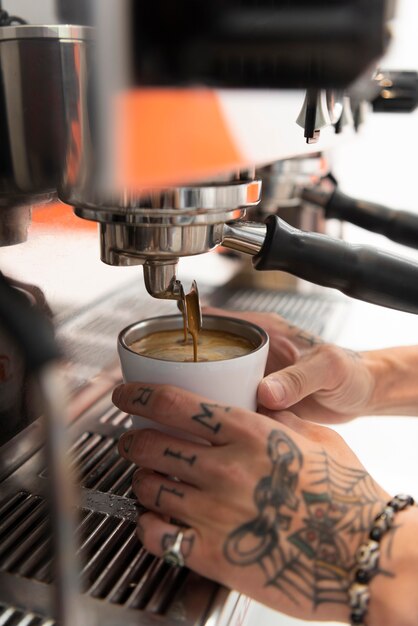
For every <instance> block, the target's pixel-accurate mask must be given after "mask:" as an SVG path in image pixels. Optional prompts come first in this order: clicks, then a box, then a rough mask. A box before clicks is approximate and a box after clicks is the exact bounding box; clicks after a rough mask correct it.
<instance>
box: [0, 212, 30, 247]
mask: <svg viewBox="0 0 418 626" xmlns="http://www.w3.org/2000/svg"><path fill="white" fill-rule="evenodd" d="M30 221H31V209H30V207H28V206H21V207H5V208H0V246H14V245H16V244H18V243H23V242H24V241H26V239H27V236H28V228H29V224H30Z"/></svg>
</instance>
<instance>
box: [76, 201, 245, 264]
mask: <svg viewBox="0 0 418 626" xmlns="http://www.w3.org/2000/svg"><path fill="white" fill-rule="evenodd" d="M76 213H78V212H77V211H76ZM235 213H236V212H235ZM211 217H213V216H211ZM198 219H200V220H203V219H204V218H203V216H198ZM209 219H210V218H209ZM216 220H217V223H215V224H198V225H192V226H189V225H187V224H186V225H184V226H181V225H180V226H171V225H167V226H159V225H155V226H153V225H152V224H151V225H149V226H134V227H132V226H126V225H119V224H117V225H116V224H100V258H101V260H102V261H103V262H104V263H107V264H108V265H117V266H130V265H142V264H143V263H144V261H145V260H146V259H149V260H152V259H156V260H159V259H163V258H164V257H165V258H168V259H172V258H173V257H180V256H192V255H194V254H202V253H204V252H209V251H210V250H213V248H215V247H216V246H217V245H219V244H220V243H221V241H222V229H223V224H224V222H223V220H222V217H221V216H219V215H217V216H216ZM148 221H152V217H149V218H148ZM167 221H168V220H167Z"/></svg>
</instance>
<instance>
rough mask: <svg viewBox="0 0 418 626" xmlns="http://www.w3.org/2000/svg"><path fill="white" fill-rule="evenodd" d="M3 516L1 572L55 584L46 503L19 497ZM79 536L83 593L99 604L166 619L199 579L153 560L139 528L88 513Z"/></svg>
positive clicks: (11, 501) (24, 495) (82, 519)
mask: <svg viewBox="0 0 418 626" xmlns="http://www.w3.org/2000/svg"><path fill="white" fill-rule="evenodd" d="M0 515H1V519H2V523H1V527H0V539H1V550H0V570H1V571H3V572H8V573H11V574H17V575H18V576H21V577H24V578H29V579H31V580H37V581H39V582H42V583H51V582H52V578H53V575H52V540H51V528H50V523H49V516H48V515H47V506H46V502H45V501H44V499H43V498H41V497H39V496H33V495H30V494H28V493H25V492H19V493H17V494H16V495H15V496H14V497H12V498H11V499H9V500H8V501H6V502H5V503H3V505H2V506H1V509H0ZM76 534H77V544H78V545H79V550H78V554H79V558H80V562H81V563H82V566H81V572H80V586H81V591H82V593H85V594H88V595H89V596H91V597H93V598H98V599H101V600H105V601H107V602H110V603H112V604H119V605H123V606H125V607H127V608H131V609H140V610H142V611H147V612H150V613H154V614H163V613H165V611H167V609H168V607H169V605H170V604H172V603H174V602H175V599H176V596H177V594H178V593H179V592H180V591H181V588H182V586H183V584H184V583H187V579H188V577H189V576H193V575H192V574H191V573H190V572H189V571H188V570H187V569H173V568H171V567H170V566H169V565H167V564H166V563H164V562H163V561H162V560H160V559H158V558H156V557H154V556H152V555H151V554H149V553H148V552H147V551H146V550H145V549H144V548H143V547H142V545H141V544H140V542H139V540H138V539H137V537H136V532H135V523H133V522H130V521H127V520H123V519H120V518H117V517H113V516H110V515H106V514H103V513H98V512H96V511H92V510H88V509H82V510H81V511H80V518H79V523H78V526H77V528H76ZM7 619H9V618H7ZM34 619H35V618H34ZM2 623H3V622H2V618H1V617H0V624H2ZM4 623H8V622H4ZM10 623H13V622H10ZM35 623H36V622H35Z"/></svg>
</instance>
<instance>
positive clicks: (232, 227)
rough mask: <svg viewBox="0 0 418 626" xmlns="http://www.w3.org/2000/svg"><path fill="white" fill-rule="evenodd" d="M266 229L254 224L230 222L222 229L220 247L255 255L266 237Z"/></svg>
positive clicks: (262, 225) (261, 225)
mask: <svg viewBox="0 0 418 626" xmlns="http://www.w3.org/2000/svg"><path fill="white" fill-rule="evenodd" d="M266 232H267V227H266V226H265V225H264V224H257V223H256V222H230V223H229V224H225V226H224V229H223V238H222V245H223V246H225V247H226V248H230V249H231V250H237V251H238V252H245V253H246V254H251V255H253V256H254V255H256V254H258V252H260V250H261V248H262V246H263V244H264V239H265V237H266Z"/></svg>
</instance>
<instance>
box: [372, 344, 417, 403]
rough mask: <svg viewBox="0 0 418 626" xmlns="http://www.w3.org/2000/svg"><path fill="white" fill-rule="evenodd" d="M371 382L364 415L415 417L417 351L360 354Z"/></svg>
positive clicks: (410, 348) (394, 349) (409, 348)
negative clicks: (370, 390)
mask: <svg viewBox="0 0 418 626" xmlns="http://www.w3.org/2000/svg"><path fill="white" fill-rule="evenodd" d="M362 358H363V363H364V364H365V366H366V368H367V370H368V371H369V372H370V375H371V378H372V381H373V382H372V392H371V394H370V398H369V401H368V403H367V406H366V412H367V414H368V415H418V387H417V384H416V373H417V371H418V347H417V346H412V347H409V346H408V347H401V348H388V349H385V350H376V351H371V352H363V353H362Z"/></svg>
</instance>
